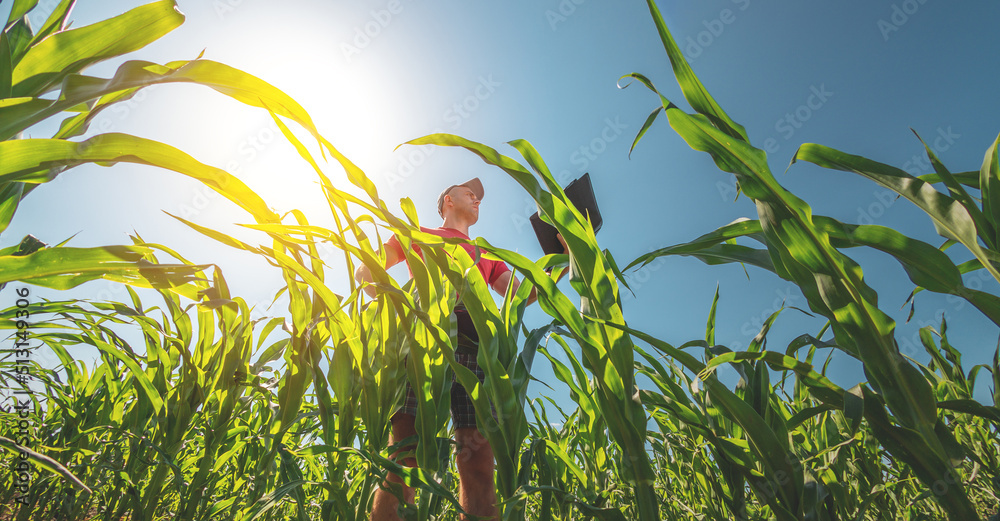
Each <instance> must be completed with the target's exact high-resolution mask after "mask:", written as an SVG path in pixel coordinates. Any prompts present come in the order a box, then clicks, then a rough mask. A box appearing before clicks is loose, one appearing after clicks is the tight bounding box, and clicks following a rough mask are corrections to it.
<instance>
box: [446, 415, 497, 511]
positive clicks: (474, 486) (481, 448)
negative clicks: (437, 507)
mask: <svg viewBox="0 0 1000 521" xmlns="http://www.w3.org/2000/svg"><path fill="white" fill-rule="evenodd" d="M455 441H456V442H457V443H458V454H457V455H456V457H455V462H456V463H457V465H458V482H459V492H458V499H459V502H460V503H461V504H462V508H463V509H464V510H465V511H466V512H468V513H470V514H472V515H475V516H482V517H483V518H485V519H489V520H490V521H493V520H497V521H499V519H500V512H499V510H498V509H497V494H496V485H495V484H494V482H493V469H494V460H493V449H492V448H491V447H490V443H489V441H487V440H486V437H485V436H483V435H482V433H480V432H479V429H476V428H475V427H460V428H456V429H455ZM463 519H468V518H463Z"/></svg>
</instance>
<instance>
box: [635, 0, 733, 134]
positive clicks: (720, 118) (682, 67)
mask: <svg viewBox="0 0 1000 521" xmlns="http://www.w3.org/2000/svg"><path fill="white" fill-rule="evenodd" d="M646 5H647V6H649V13H650V14H651V15H652V17H653V22H654V23H655V24H656V31H657V32H658V33H659V35H660V41H661V42H663V48H664V49H666V51H667V57H668V58H670V66H671V67H673V70H674V77H675V78H677V83H678V84H679V85H680V87H681V92H683V93H684V98H685V99H686V100H687V101H688V103H690V104H691V108H693V109H694V110H695V111H696V112H698V113H699V114H704V115H705V117H707V118H708V119H709V120H711V122H712V124H713V125H714V126H715V127H716V128H718V129H719V130H721V131H722V132H724V133H726V134H728V135H729V136H730V137H732V138H735V139H739V140H742V141H749V140H748V139H747V132H746V129H744V128H743V126H742V125H740V124H739V123H736V122H735V121H733V120H732V119H731V118H730V117H729V115H728V114H726V112H725V111H724V110H722V107H720V106H719V104H718V103H716V102H715V98H713V97H712V95H711V94H709V93H708V90H707V89H705V86H704V85H702V83H701V80H699V79H698V77H697V76H695V74H694V71H692V70H691V66H690V65H688V62H687V59H685V58H684V55H683V54H681V50H680V48H678V47H677V43H676V42H675V41H674V37H673V36H672V35H671V34H670V30H669V29H667V24H666V22H664V21H663V15H661V14H660V10H659V8H657V7H656V2H654V1H653V0H646ZM661 99H662V96H661ZM663 108H664V109H669V108H670V107H669V105H664V106H663Z"/></svg>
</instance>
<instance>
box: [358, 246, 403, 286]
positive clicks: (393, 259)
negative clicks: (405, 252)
mask: <svg viewBox="0 0 1000 521" xmlns="http://www.w3.org/2000/svg"><path fill="white" fill-rule="evenodd" d="M384 248H385V266H384V267H385V269H389V268H391V267H393V266H395V265H397V264H399V263H400V262H402V260H403V257H402V255H400V254H399V250H398V249H397V248H395V247H393V246H392V245H390V244H385V246H384ZM354 280H356V281H358V284H364V285H365V286H364V291H365V293H367V294H368V296H369V297H372V298H375V295H376V292H375V286H373V285H372V284H373V283H374V282H375V279H373V278H372V272H371V270H370V269H368V266H366V265H365V264H364V263H361V265H360V266H358V269H356V270H354Z"/></svg>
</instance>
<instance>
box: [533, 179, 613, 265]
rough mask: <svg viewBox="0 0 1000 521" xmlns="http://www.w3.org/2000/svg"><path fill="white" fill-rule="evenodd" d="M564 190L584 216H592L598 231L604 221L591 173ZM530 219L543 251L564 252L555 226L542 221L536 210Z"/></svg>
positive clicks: (595, 228) (591, 218) (548, 252)
mask: <svg viewBox="0 0 1000 521" xmlns="http://www.w3.org/2000/svg"><path fill="white" fill-rule="evenodd" d="M563 191H564V192H566V197H567V198H569V200H570V202H571V203H573V206H576V209H577V210H579V211H580V213H581V214H583V216H584V217H587V216H588V215H589V216H590V222H591V223H592V224H593V225H594V233H597V232H598V230H600V229H601V224H603V223H604V221H603V220H602V219H601V210H600V209H599V208H598V207H597V198H596V197H594V187H593V185H591V184H590V173H586V174H583V176H581V177H580V178H579V179H577V180H575V181H573V182H572V183H570V184H569V185H568V186H566V188H564V189H563ZM530 220H531V227H532V228H533V229H534V230H535V237H537V238H538V244H540V245H541V246H542V251H544V252H545V253H546V254H552V253H563V247H562V244H560V243H559V239H557V238H556V234H557V233H558V232H557V231H556V229H555V227H554V226H552V225H551V224H549V223H547V222H544V221H542V218H541V217H539V215H538V212H535V213H534V214H533V215H532V216H531V219H530Z"/></svg>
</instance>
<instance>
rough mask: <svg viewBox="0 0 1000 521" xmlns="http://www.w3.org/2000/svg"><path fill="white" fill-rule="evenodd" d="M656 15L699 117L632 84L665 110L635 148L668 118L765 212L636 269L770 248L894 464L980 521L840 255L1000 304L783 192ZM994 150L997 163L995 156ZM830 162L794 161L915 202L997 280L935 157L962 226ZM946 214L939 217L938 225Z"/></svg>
mask: <svg viewBox="0 0 1000 521" xmlns="http://www.w3.org/2000/svg"><path fill="white" fill-rule="evenodd" d="M647 5H648V7H649V10H650V13H651V14H652V16H653V19H654V22H655V24H656V27H657V30H658V31H659V35H660V38H661V40H662V42H663V45H664V48H665V49H666V51H667V55H668V57H669V59H670V63H671V65H672V67H673V70H674V75H675V76H676V77H677V79H678V82H679V84H680V86H681V90H682V92H683V94H684V97H685V98H686V99H687V101H688V102H689V103H690V104H691V106H692V108H693V109H694V110H695V114H688V113H685V112H684V111H682V110H681V109H680V108H678V107H677V106H676V105H674V104H673V103H672V102H671V101H670V100H668V99H667V98H665V97H664V96H663V95H662V94H660V93H659V91H657V90H656V88H655V87H654V86H653V84H652V83H651V82H650V81H649V80H648V79H647V78H646V77H645V76H642V75H641V74H637V73H633V74H630V75H628V77H630V78H633V79H636V80H638V81H639V82H641V83H643V84H644V85H646V86H647V87H648V88H650V90H652V91H653V92H656V93H657V94H658V95H659V97H660V101H661V106H660V107H658V108H657V109H656V110H654V111H653V113H651V114H650V116H649V117H648V118H647V120H646V123H645V124H644V125H643V127H642V129H641V130H640V132H639V135H638V136H637V137H636V141H638V140H639V139H640V138H641V137H642V135H643V133H644V132H645V131H646V129H648V128H649V126H650V125H651V124H652V123H653V121H654V120H655V118H656V117H657V116H658V115H659V113H660V111H663V112H664V113H665V114H666V117H667V118H668V120H669V122H670V125H671V127H672V128H673V129H674V130H675V131H676V132H677V133H678V134H679V135H680V136H681V137H682V138H684V139H685V140H686V141H687V143H688V144H689V145H690V146H691V147H692V148H694V149H696V150H699V151H703V152H707V153H709V154H710V155H711V157H712V159H713V160H714V161H715V163H716V165H717V166H718V167H719V168H721V169H723V170H725V171H727V172H731V173H733V174H735V175H736V177H737V181H738V183H739V187H740V189H741V191H742V192H743V193H744V194H746V195H747V196H748V197H749V198H750V199H752V200H753V201H754V203H755V204H756V206H757V212H758V215H759V221H753V222H741V223H736V224H734V225H730V226H727V227H724V228H721V229H719V230H717V231H716V232H713V233H712V234H709V235H708V236H705V237H702V238H701V239H700V240H699V241H696V242H695V243H691V244H688V245H685V246H683V247H680V248H674V249H672V250H671V249H664V250H660V251H657V252H651V253H650V254H647V255H645V256H643V257H640V259H637V260H636V263H639V262H648V261H649V260H651V259H652V258H655V257H656V256H659V255H666V254H672V253H679V252H681V251H684V250H685V249H687V251H690V250H701V251H702V252H704V251H705V250H704V249H705V248H715V251H714V253H720V252H721V253H722V254H723V255H724V256H723V258H724V259H727V260H729V261H732V262H741V261H742V260H743V259H744V258H745V257H746V256H747V253H748V251H747V249H746V247H743V248H733V247H732V246H733V245H732V244H727V245H726V246H725V247H723V246H722V244H723V243H726V241H731V240H732V239H735V238H736V237H742V236H750V237H753V238H754V239H757V240H759V241H761V242H762V243H763V244H764V245H765V246H766V248H767V250H766V251H767V253H768V257H769V261H770V268H772V269H773V271H774V272H775V273H776V274H777V275H778V276H780V277H782V278H784V279H786V280H790V281H792V282H794V283H795V284H796V285H798V287H799V288H800V289H801V290H802V292H803V293H804V294H805V296H806V298H807V300H808V302H809V306H810V308H811V309H812V310H813V311H815V312H816V313H819V314H820V315H822V316H824V317H826V318H828V319H829V320H830V323H831V327H832V330H833V333H834V337H835V339H836V345H837V348H838V349H840V350H841V351H843V352H844V353H846V354H848V355H849V356H852V357H854V358H857V359H858V360H860V361H862V363H863V364H864V369H865V374H866V376H867V377H868V384H869V385H870V386H871V389H869V388H868V387H867V386H863V387H862V388H861V392H860V393H859V394H858V395H855V396H856V397H857V398H859V399H861V400H862V404H863V411H864V415H865V418H866V419H867V420H868V422H869V423H870V424H871V426H872V428H873V429H874V431H875V434H876V436H877V438H878V439H879V440H880V442H881V443H882V444H883V445H884V446H885V447H886V449H887V450H889V452H890V453H891V454H892V455H893V456H894V457H895V458H897V459H899V460H900V461H904V462H906V464H908V465H909V466H910V468H911V469H912V470H913V471H914V473H915V474H916V476H917V477H918V479H919V480H920V481H921V482H922V483H923V484H924V485H925V486H926V487H927V488H928V489H931V488H934V487H936V486H937V485H941V484H944V486H943V487H941V488H943V490H941V491H938V490H935V491H934V494H935V499H936V500H937V501H938V502H939V503H940V505H941V507H942V508H943V509H944V510H945V511H946V512H947V513H948V515H949V517H951V518H952V519H972V518H975V517H977V516H978V514H977V513H976V511H975V508H974V507H973V505H972V503H971V502H970V500H969V498H968V495H967V493H966V491H965V487H964V484H963V479H962V478H961V474H960V473H959V476H958V477H957V478H956V476H955V473H956V472H957V470H956V468H955V464H956V462H959V461H961V460H962V459H964V458H965V451H964V450H963V449H962V448H961V446H960V445H959V444H958V443H957V441H956V440H955V437H954V434H953V433H952V431H951V429H949V428H948V427H947V425H945V423H944V422H943V420H942V419H941V418H940V416H939V414H938V410H939V407H940V405H939V404H938V402H937V400H936V399H935V397H934V395H933V392H932V388H931V386H930V384H929V382H928V381H927V379H926V378H924V376H923V375H922V374H921V372H920V371H919V370H918V369H917V368H916V367H915V366H914V365H913V364H911V363H909V362H908V361H907V360H906V359H905V358H904V357H903V356H902V355H901V354H900V353H899V349H898V346H897V344H896V341H895V338H894V337H893V331H894V328H895V323H894V322H893V320H892V319H891V318H889V316H888V315H886V314H885V313H883V312H882V311H880V310H879V309H878V307H877V303H876V294H875V292H874V290H872V289H871V288H870V287H868V286H867V285H866V284H865V282H864V280H863V279H862V272H861V268H860V266H858V265H857V264H856V263H855V262H854V261H853V260H851V259H850V258H849V257H847V256H846V255H844V254H843V253H842V252H841V251H840V250H839V249H838V248H837V247H836V246H837V242H838V241H842V242H850V243H852V245H868V246H872V247H876V248H878V249H881V250H883V251H887V252H888V253H890V254H892V255H894V256H895V257H896V258H897V259H898V260H900V262H902V263H903V264H904V266H905V267H906V268H907V271H908V273H909V275H910V277H911V279H915V280H914V281H915V282H916V283H917V284H919V285H921V286H923V287H927V288H928V289H933V290H936V291H947V292H954V293H956V294H960V295H962V296H963V297H965V298H967V299H968V300H969V301H970V302H972V303H973V304H974V305H976V306H977V307H978V308H979V309H981V310H984V312H985V313H987V315H988V316H991V318H993V317H995V315H994V313H993V311H994V310H995V309H996V307H995V306H996V303H997V302H998V301H997V298H996V297H995V296H992V295H988V294H982V293H980V292H971V291H966V289H967V288H964V287H963V286H962V284H961V278H960V276H959V270H958V269H957V268H955V266H954V264H951V263H950V261H948V259H947V257H946V256H944V255H943V254H940V255H932V254H931V253H930V252H931V251H936V250H935V249H934V248H933V247H929V246H928V245H926V244H923V243H918V242H915V241H909V240H899V239H900V237H901V236H900V235H899V234H898V233H897V232H894V231H892V230H888V229H885V228H883V227H873V226H868V227H865V226H857V227H855V226H848V225H843V224H841V223H838V222H836V221H833V220H832V219H828V218H822V217H819V216H814V215H812V212H811V209H810V208H809V206H808V205H807V204H806V203H805V202H804V201H802V200H800V199H798V198H797V197H795V196H794V195H793V194H791V193H789V192H788V191H787V190H785V189H784V188H783V187H781V186H780V184H778V182H777V181H776V180H775V178H774V177H773V175H772V174H771V172H770V169H769V167H768V165H767V161H766V154H765V153H764V152H763V151H762V150H760V149H758V148H755V147H753V146H752V145H751V144H750V143H749V140H748V138H747V134H746V131H745V130H744V129H743V127H742V126H740V125H739V124H737V123H736V122H734V121H733V120H732V119H731V118H730V117H729V116H728V115H727V114H726V113H725V112H724V111H723V109H722V108H721V107H720V106H719V105H718V104H717V103H716V102H715V100H714V99H713V98H712V97H711V95H710V94H709V93H708V91H707V90H706V89H705V87H704V86H703V85H702V84H701V82H700V81H699V80H698V78H697V77H696V76H695V75H694V73H693V71H692V70H691V68H690V66H689V65H688V63H687V61H686V60H685V59H684V57H683V56H682V54H681V53H680V50H679V49H678V47H677V45H676V43H675V41H674V40H673V37H672V36H671V35H670V32H669V30H668V29H667V27H666V24H665V23H664V22H663V18H662V16H661V15H660V13H659V10H658V9H657V7H656V5H655V3H654V2H652V1H651V0H650V1H647ZM633 146H634V144H633ZM991 150H992V151H993V155H994V156H995V146H994V148H992V149H991ZM825 152H828V150H827V149H824V148H822V147H819V146H810V145H806V146H803V147H802V148H801V149H800V150H799V152H798V153H797V154H796V159H805V160H811V161H813V162H817V163H819V164H822V165H827V166H834V165H837V166H839V167H842V168H847V167H850V168H852V169H854V170H856V171H859V172H862V173H870V174H871V175H873V176H874V177H875V178H876V179H877V180H879V181H880V182H883V183H884V184H885V185H886V186H890V187H895V188H896V189H897V190H898V191H899V192H900V193H902V194H904V195H906V194H909V195H908V197H910V198H911V199H917V200H919V201H921V203H923V204H924V206H923V207H924V208H925V211H929V213H930V214H931V215H932V217H933V218H934V219H935V225H936V226H938V229H939V231H941V232H942V233H944V234H946V236H948V237H950V238H953V239H954V240H956V241H958V242H961V243H962V244H963V245H966V247H967V248H969V249H970V251H971V252H972V253H973V254H974V255H975V256H976V258H977V259H978V260H979V261H980V262H981V263H982V265H983V266H985V268H986V269H988V270H989V271H990V272H991V273H995V269H994V268H993V267H992V265H990V264H989V263H988V262H986V253H985V252H984V250H982V249H981V248H980V247H979V245H978V244H977V243H976V241H975V232H974V230H975V228H974V227H972V228H970V226H971V225H972V219H968V218H967V219H964V220H963V219H962V212H961V211H960V210H962V209H967V206H968V205H969V204H971V203H970V202H969V199H970V198H968V195H967V194H965V192H964V190H961V187H959V186H958V185H957V182H955V181H954V179H953V178H951V177H949V174H948V172H947V171H946V170H944V169H943V167H939V166H938V165H939V163H938V162H937V160H936V158H935V157H934V156H933V154H932V153H931V152H930V150H929V149H928V154H929V156H930V158H931V160H932V162H935V168H936V169H937V171H938V172H937V173H938V175H940V176H941V177H942V180H944V181H945V183H946V184H947V185H948V186H949V189H950V190H952V191H953V193H956V194H957V196H956V197H963V200H966V203H967V204H966V206H963V205H961V204H958V203H955V204H954V205H950V206H948V208H954V209H955V211H954V212H952V214H954V216H951V215H948V216H945V215H944V214H945V213H946V210H947V209H948V208H946V206H947V205H948V204H950V203H949V201H946V200H945V199H943V198H944V197H946V196H943V195H941V194H939V193H938V192H936V191H935V190H933V189H932V188H927V185H926V183H922V184H918V183H915V182H913V181H912V180H903V179H898V177H899V175H898V172H893V173H892V175H893V176H895V177H894V179H896V180H897V181H898V182H896V183H892V182H890V177H892V176H890V175H884V172H883V171H881V170H879V169H877V168H874V167H871V166H870V165H869V164H862V163H863V162H862V161H860V160H859V159H857V158H845V157H844V156H843V155H840V156H837V155H836V154H834V153H825ZM990 157H991V156H990V155H989V154H988V157H987V165H986V166H984V169H983V172H984V174H983V176H988V173H989V172H990V164H991V163H992V164H995V163H993V162H992V161H991V160H990ZM918 192H919V193H921V194H922V196H923V197H922V198H919V197H917V196H916V195H915V194H916V193H918ZM963 194H964V195H963ZM938 210H940V213H935V212H937V211H938ZM991 230H992V228H987V229H985V230H984V232H983V233H987V234H988V233H990V232H991ZM970 232H971V233H972V235H970ZM986 244H987V245H991V244H993V242H991V241H987V242H986ZM737 249H738V250H739V251H737V252H736V254H735V255H729V256H725V253H726V252H724V251H722V250H737ZM922 255H928V256H929V257H930V262H927V263H923V262H921V260H922ZM633 264H635V263H633ZM949 264H950V269H940V270H939V269H938V266H939V265H940V266H942V267H944V268H948V267H949ZM994 321H995V318H994ZM829 398H831V400H830V401H829V402H828V403H829V404H830V405H831V406H835V407H838V408H843V407H845V405H844V404H845V402H844V401H842V400H839V399H833V398H834V397H829ZM731 412H732V413H734V415H736V416H737V417H739V418H742V419H743V420H744V421H745V420H746V419H747V418H746V417H745V416H744V415H743V414H742V413H739V411H736V410H734V411H731ZM758 412H759V411H758ZM890 413H891V416H890ZM750 418H754V420H755V421H756V420H757V419H759V418H758V416H750ZM744 426H745V427H746V425H744ZM772 432H773V431H772ZM779 433H780V431H779ZM763 434H764V436H765V438H769V436H768V434H769V433H768V432H766V431H765V432H764V433H763ZM768 470H769V472H767V474H769V475H768V476H767V477H768V479H769V480H770V481H772V482H776V481H779V479H778V478H784V477H785V475H786V474H785V472H786V471H787V470H788V469H768ZM779 472H780V473H781V474H780V475H779ZM793 476H794V477H793V478H792V479H791V480H790V481H791V483H790V484H791V487H790V488H789V489H788V490H786V493H785V495H782V496H781V503H783V504H781V505H780V509H779V510H777V512H776V514H778V517H779V518H789V519H791V518H796V517H799V516H801V515H803V508H806V507H807V505H808V504H809V498H808V497H807V494H809V493H808V492H807V490H806V488H805V486H806V485H807V484H808V483H807V481H806V480H805V476H803V475H802V474H801V472H797V473H794V474H793ZM786 481H787V480H786ZM946 482H947V483H946ZM776 506H778V505H776Z"/></svg>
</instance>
